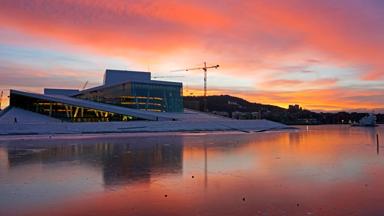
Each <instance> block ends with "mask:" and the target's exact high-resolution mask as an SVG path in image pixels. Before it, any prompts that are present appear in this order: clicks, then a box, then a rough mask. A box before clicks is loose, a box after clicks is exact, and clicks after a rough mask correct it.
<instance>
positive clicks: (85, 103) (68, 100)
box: [10, 89, 174, 121]
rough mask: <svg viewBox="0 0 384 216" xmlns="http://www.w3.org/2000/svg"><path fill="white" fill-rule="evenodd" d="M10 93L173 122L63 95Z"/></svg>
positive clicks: (12, 91)
mask: <svg viewBox="0 0 384 216" xmlns="http://www.w3.org/2000/svg"><path fill="white" fill-rule="evenodd" d="M10 93H11V95H12V94H16V95H22V96H26V97H32V98H36V99H41V100H48V101H53V102H56V103H63V104H68V105H72V106H78V107H85V108H88V109H96V110H101V111H105V112H113V113H117V114H121V115H128V116H133V117H137V118H141V119H145V120H152V121H170V120H174V118H171V117H169V116H165V115H162V113H157V112H150V111H145V110H137V109H131V108H126V107H120V106H115V105H110V104H104V103H98V102H94V101H89V100H82V99H78V98H73V97H68V96H65V95H43V94H37V93H30V92H23V91H18V90H13V89H11V92H10Z"/></svg>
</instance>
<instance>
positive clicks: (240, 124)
mask: <svg viewBox="0 0 384 216" xmlns="http://www.w3.org/2000/svg"><path fill="white" fill-rule="evenodd" d="M164 115H169V116H172V118H174V119H175V121H131V122H82V123H70V122H61V121H60V120H57V119H54V118H50V117H47V116H44V115H40V114H37V113H33V112H29V111H25V110H21V109H17V108H12V109H11V110H9V111H8V112H7V113H5V114H4V115H3V116H0V135H10V134H13V135H16V134H20V135H22V134H24V135H25V134H92V133H133V132H134V133H138V132H186V131H241V132H252V131H264V130H274V129H285V128H288V126H286V125H284V124H280V123H276V122H272V121H268V120H234V119H229V118H225V117H220V116H215V115H211V114H206V113H202V112H195V111H191V110H186V111H185V113H164ZM15 117H16V118H17V123H15V122H14V118H15Z"/></svg>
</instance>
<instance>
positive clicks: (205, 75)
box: [171, 62, 219, 111]
mask: <svg viewBox="0 0 384 216" xmlns="http://www.w3.org/2000/svg"><path fill="white" fill-rule="evenodd" d="M218 67H219V65H212V66H207V63H206V62H204V67H194V68H187V69H181V70H174V71H171V72H178V71H190V70H203V71H204V111H206V110H207V71H208V69H211V68H215V69H217V68H218Z"/></svg>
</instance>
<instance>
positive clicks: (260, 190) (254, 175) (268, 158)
mask: <svg viewBox="0 0 384 216" xmlns="http://www.w3.org/2000/svg"><path fill="white" fill-rule="evenodd" d="M376 134H379V139H381V140H379V141H380V143H381V146H382V147H380V146H379V148H378V147H377V144H376ZM19 214H20V215H384V127H378V128H358V127H354V128H350V127H347V126H313V127H308V128H307V127H302V128H301V130H292V131H284V132H267V133H253V134H245V133H244V134H206V135H204V134H178V135H167V136H150V137H148V136H147V137H145V136H142V137H124V138H122V137H120V138H104V139H100V138H98V139H77V140H76V139H71V140H69V139H65V140H55V139H51V140H32V141H26V140H24V141H20V140H19V141H0V215H19Z"/></svg>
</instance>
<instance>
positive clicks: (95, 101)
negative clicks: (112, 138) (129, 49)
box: [10, 70, 183, 122]
mask: <svg viewBox="0 0 384 216" xmlns="http://www.w3.org/2000/svg"><path fill="white" fill-rule="evenodd" d="M182 91H183V85H182V83H179V82H168V81H158V80H151V73H149V72H137V71H121V70H106V72H105V75H104V83H103V85H101V86H98V87H94V88H90V89H85V90H75V89H52V88H50V89H47V88H46V89H44V94H37V93H29V92H23V91H18V90H11V91H10V107H16V108H20V109H24V110H28V111H32V112H35V113H39V114H43V115H46V116H49V117H53V118H56V119H60V120H62V121H67V122H100V121H131V120H155V121H156V120H161V119H164V118H168V117H167V116H170V115H161V113H180V112H183V97H182ZM168 120H169V119H168Z"/></svg>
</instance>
